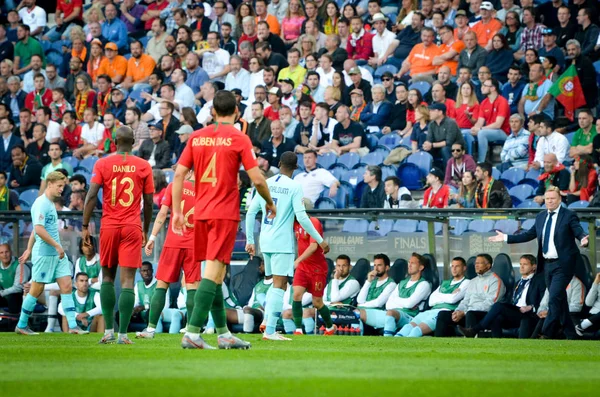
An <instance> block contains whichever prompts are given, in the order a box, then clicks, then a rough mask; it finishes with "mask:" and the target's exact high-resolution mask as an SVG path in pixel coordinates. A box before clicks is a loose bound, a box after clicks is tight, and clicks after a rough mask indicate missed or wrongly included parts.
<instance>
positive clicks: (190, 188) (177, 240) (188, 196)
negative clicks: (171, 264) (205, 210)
mask: <svg viewBox="0 0 600 397" xmlns="http://www.w3.org/2000/svg"><path fill="white" fill-rule="evenodd" d="M195 199H196V193H194V184H193V183H192V182H190V181H184V182H183V194H182V195H181V212H183V216H184V218H185V231H184V232H183V236H180V235H178V234H175V233H173V229H172V222H173V217H171V220H170V221H169V229H168V230H167V238H166V239H165V244H164V246H165V247H171V248H189V249H193V248H194V204H195ZM160 204H161V205H166V206H167V207H169V208H170V209H171V211H172V210H173V184H172V183H169V186H167V190H166V192H165V195H164V196H163V199H162V201H161V203H160Z"/></svg>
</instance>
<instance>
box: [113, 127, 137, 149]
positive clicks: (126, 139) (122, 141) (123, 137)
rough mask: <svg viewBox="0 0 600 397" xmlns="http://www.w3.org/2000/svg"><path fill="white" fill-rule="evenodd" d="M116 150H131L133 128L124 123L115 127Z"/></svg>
mask: <svg viewBox="0 0 600 397" xmlns="http://www.w3.org/2000/svg"><path fill="white" fill-rule="evenodd" d="M116 136H117V150H118V151H119V152H131V148H132V147H133V142H134V139H133V130H132V129H131V128H129V127H127V126H126V125H123V126H121V127H119V128H117V131H116Z"/></svg>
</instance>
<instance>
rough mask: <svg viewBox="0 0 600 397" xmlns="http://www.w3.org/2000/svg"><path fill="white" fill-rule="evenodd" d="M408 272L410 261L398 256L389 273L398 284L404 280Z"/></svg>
mask: <svg viewBox="0 0 600 397" xmlns="http://www.w3.org/2000/svg"><path fill="white" fill-rule="evenodd" d="M407 274H408V262H407V261H406V259H402V258H398V259H396V260H395V261H394V264H393V265H392V267H390V270H389V272H388V275H389V276H390V277H391V278H392V279H393V280H394V282H395V283H396V284H398V283H400V281H402V280H404V279H405V278H406V277H407Z"/></svg>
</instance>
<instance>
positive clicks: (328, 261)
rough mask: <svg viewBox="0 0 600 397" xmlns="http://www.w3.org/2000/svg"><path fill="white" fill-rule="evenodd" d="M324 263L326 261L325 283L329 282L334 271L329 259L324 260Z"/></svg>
mask: <svg viewBox="0 0 600 397" xmlns="http://www.w3.org/2000/svg"><path fill="white" fill-rule="evenodd" d="M325 261H327V281H328V282H329V280H331V277H332V276H333V272H334V271H335V263H333V261H332V260H331V259H329V258H325Z"/></svg>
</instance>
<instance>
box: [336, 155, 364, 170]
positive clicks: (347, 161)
mask: <svg viewBox="0 0 600 397" xmlns="http://www.w3.org/2000/svg"><path fill="white" fill-rule="evenodd" d="M337 162H338V164H343V165H345V166H346V168H348V169H349V170H351V169H352V168H354V166H355V165H356V164H358V163H359V162H360V156H359V155H358V154H357V153H344V154H342V155H341V156H340V157H339V158H338V159H337Z"/></svg>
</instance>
